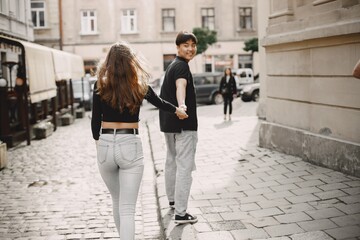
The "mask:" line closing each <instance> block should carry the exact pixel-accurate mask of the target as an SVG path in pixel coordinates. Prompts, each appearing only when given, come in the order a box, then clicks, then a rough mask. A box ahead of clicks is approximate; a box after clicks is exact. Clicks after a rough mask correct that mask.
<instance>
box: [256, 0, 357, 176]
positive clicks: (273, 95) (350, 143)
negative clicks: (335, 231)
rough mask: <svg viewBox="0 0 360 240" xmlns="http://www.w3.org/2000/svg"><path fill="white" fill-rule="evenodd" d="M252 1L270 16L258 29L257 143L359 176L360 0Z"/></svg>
mask: <svg viewBox="0 0 360 240" xmlns="http://www.w3.org/2000/svg"><path fill="white" fill-rule="evenodd" d="M259 2H261V1H259ZM258 5H259V15H262V16H267V20H266V21H268V24H267V26H266V29H265V31H263V30H264V28H262V30H259V33H260V39H261V41H260V43H261V45H262V47H263V48H262V49H263V52H262V50H261V51H260V55H261V59H262V60H261V61H260V62H264V63H266V66H264V69H265V71H266V74H265V76H264V77H265V78H263V79H262V81H261V93H262V94H261V100H260V109H259V115H260V116H261V117H262V118H264V119H265V121H264V122H263V123H262V125H261V127H260V145H261V146H263V147H267V148H272V149H276V150H278V151H282V152H285V153H288V154H293V155H297V156H300V157H302V158H303V159H304V160H307V161H310V162H313V163H316V164H319V165H323V166H327V167H330V168H333V169H336V170H340V171H343V172H345V173H349V174H352V175H356V176H360V94H359V93H360V79H356V78H354V77H353V76H352V71H353V68H354V66H355V64H356V63H357V61H358V60H359V59H360V2H359V1H357V0H302V1H295V0H271V1H270V2H269V3H268V4H264V5H262V6H260V3H258ZM266 5H267V6H266Z"/></svg>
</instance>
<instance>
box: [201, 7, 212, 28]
mask: <svg viewBox="0 0 360 240" xmlns="http://www.w3.org/2000/svg"><path fill="white" fill-rule="evenodd" d="M201 26H202V27H203V28H208V29H209V30H215V11H214V8H202V9H201Z"/></svg>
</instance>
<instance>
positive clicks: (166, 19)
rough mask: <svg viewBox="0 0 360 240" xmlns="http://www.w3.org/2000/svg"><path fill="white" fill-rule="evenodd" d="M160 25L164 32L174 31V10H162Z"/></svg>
mask: <svg viewBox="0 0 360 240" xmlns="http://www.w3.org/2000/svg"><path fill="white" fill-rule="evenodd" d="M162 25H163V31H165V32H173V31H175V9H163V10H162Z"/></svg>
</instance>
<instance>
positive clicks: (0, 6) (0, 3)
mask: <svg viewBox="0 0 360 240" xmlns="http://www.w3.org/2000/svg"><path fill="white" fill-rule="evenodd" d="M0 12H1V13H3V14H7V4H6V0H0Z"/></svg>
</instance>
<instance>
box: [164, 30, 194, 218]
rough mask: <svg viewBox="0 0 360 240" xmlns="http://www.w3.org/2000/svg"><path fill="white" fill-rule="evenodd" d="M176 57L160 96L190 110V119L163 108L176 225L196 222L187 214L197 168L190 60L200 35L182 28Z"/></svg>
mask: <svg viewBox="0 0 360 240" xmlns="http://www.w3.org/2000/svg"><path fill="white" fill-rule="evenodd" d="M175 43H176V47H177V56H176V58H175V59H174V60H173V62H172V63H171V64H170V65H169V66H168V68H167V69H166V72H165V76H164V81H163V84H162V87H161V92H160V97H161V98H163V99H165V100H166V101H169V102H171V103H172V104H174V105H177V106H179V107H181V108H183V109H185V110H186V111H187V114H188V116H189V117H188V118H187V119H185V120H179V119H176V118H175V117H174V116H173V115H171V114H169V113H167V112H165V111H162V110H160V113H159V115H160V129H161V131H162V132H164V135H165V141H166V146H167V154H166V162H165V188H166V194H167V197H168V200H169V205H170V207H171V208H175V224H183V223H195V222H197V218H196V216H192V215H191V214H189V213H187V206H188V200H189V195H190V188H191V184H192V171H194V170H195V169H196V167H195V151H196V144H197V140H198V136H197V128H198V121H197V113H196V95H195V88H194V82H193V78H192V74H191V72H190V68H189V64H188V62H189V61H190V60H192V59H193V58H194V57H195V55H196V51H197V48H196V44H197V38H196V37H195V35H194V34H193V33H190V32H186V31H181V32H179V33H178V34H177V37H176V40H175Z"/></svg>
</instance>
